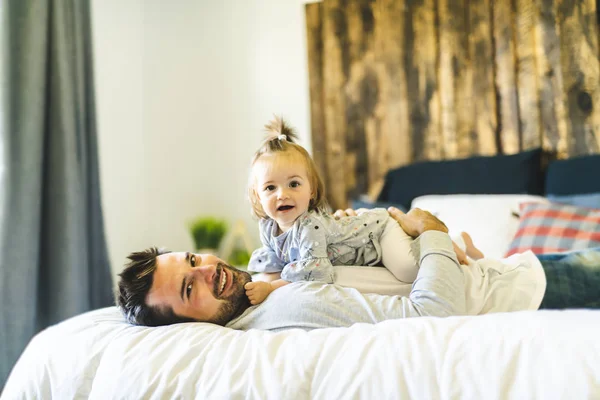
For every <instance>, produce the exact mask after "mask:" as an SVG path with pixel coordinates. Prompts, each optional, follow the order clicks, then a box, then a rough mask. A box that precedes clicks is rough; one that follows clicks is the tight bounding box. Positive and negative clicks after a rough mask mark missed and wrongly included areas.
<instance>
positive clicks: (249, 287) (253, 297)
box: [244, 281, 274, 305]
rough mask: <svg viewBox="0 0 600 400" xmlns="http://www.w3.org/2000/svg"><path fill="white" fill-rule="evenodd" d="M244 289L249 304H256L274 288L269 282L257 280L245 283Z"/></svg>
mask: <svg viewBox="0 0 600 400" xmlns="http://www.w3.org/2000/svg"><path fill="white" fill-rule="evenodd" d="M244 289H246V296H248V299H250V304H252V305H256V304H260V303H262V302H263V300H264V299H266V298H267V296H268V295H269V293H271V292H272V291H273V289H274V288H273V286H271V284H270V283H269V282H261V281H257V282H248V283H246V285H245V286H244Z"/></svg>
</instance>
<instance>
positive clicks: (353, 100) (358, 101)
mask: <svg viewBox="0 0 600 400" xmlns="http://www.w3.org/2000/svg"><path fill="white" fill-rule="evenodd" d="M373 3H374V0H355V1H352V2H348V3H347V4H346V5H345V7H344V11H345V17H346V22H347V26H348V30H347V32H348V36H347V46H348V53H349V54H348V62H349V63H350V68H349V75H348V79H347V82H346V86H345V95H346V119H347V132H346V154H347V160H346V161H347V164H346V169H347V171H351V172H353V173H349V174H347V176H346V189H347V195H348V197H349V198H356V197H358V196H359V195H361V194H363V193H367V192H368V191H369V182H372V181H373V179H374V177H375V175H374V174H373V172H374V171H373V170H376V169H377V164H378V160H379V157H378V155H379V154H380V153H381V152H382V150H383V149H381V148H380V145H379V144H380V141H379V140H378V138H379V132H378V131H377V120H378V118H379V117H378V115H377V106H378V104H379V101H380V95H379V87H380V83H379V80H378V76H377V66H376V61H375V39H374V27H375V20H374V15H373V9H372V7H373Z"/></svg>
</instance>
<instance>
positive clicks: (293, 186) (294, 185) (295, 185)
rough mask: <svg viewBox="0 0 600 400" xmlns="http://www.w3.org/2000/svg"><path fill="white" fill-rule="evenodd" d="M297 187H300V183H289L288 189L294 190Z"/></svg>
mask: <svg viewBox="0 0 600 400" xmlns="http://www.w3.org/2000/svg"><path fill="white" fill-rule="evenodd" d="M298 186H300V182H298V181H291V182H290V187H292V188H295V187H298Z"/></svg>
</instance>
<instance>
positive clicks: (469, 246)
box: [460, 232, 485, 260]
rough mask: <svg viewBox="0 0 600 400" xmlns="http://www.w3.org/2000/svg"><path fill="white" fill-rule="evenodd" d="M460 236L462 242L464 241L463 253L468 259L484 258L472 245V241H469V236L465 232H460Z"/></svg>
mask: <svg viewBox="0 0 600 400" xmlns="http://www.w3.org/2000/svg"><path fill="white" fill-rule="evenodd" d="M460 235H461V236H462V238H463V240H464V241H465V252H466V253H467V255H468V256H469V257H471V258H472V259H473V260H479V259H481V258H483V257H485V256H484V255H483V253H482V252H481V250H479V249H478V248H477V247H475V245H474V244H473V239H471V235H469V234H468V233H467V232H461V233H460Z"/></svg>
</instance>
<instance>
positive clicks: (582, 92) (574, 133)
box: [556, 0, 600, 156]
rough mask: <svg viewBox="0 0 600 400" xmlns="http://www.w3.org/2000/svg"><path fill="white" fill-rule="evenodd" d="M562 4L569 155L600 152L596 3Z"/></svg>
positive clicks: (589, 0)
mask: <svg viewBox="0 0 600 400" xmlns="http://www.w3.org/2000/svg"><path fill="white" fill-rule="evenodd" d="M556 1H557V2H558V15H557V21H558V25H559V30H560V34H561V35H560V52H561V57H560V61H561V68H562V71H563V82H564V86H563V88H564V92H563V93H564V94H563V96H564V97H565V98H566V102H567V104H566V113H567V116H568V117H567V125H568V128H567V129H568V135H569V136H568V137H569V143H568V155H569V156H573V155H582V154H590V153H597V152H599V151H600V146H599V143H600V140H599V139H600V135H599V126H598V118H599V113H600V102H599V101H600V92H599V90H600V88H599V82H598V80H599V72H600V68H599V65H598V26H597V20H596V13H595V10H596V9H595V2H594V0H583V1H581V2H572V1H567V0H556Z"/></svg>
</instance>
